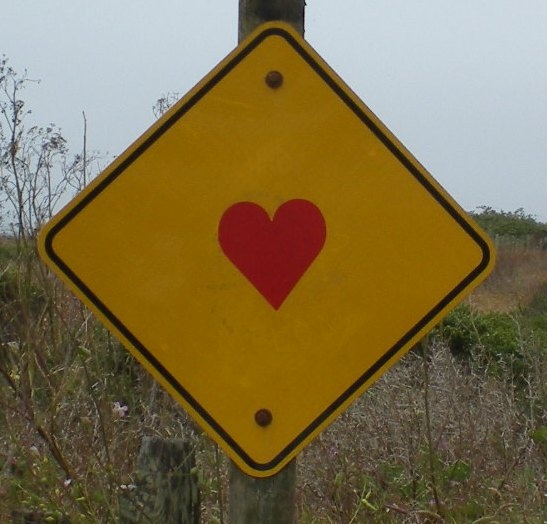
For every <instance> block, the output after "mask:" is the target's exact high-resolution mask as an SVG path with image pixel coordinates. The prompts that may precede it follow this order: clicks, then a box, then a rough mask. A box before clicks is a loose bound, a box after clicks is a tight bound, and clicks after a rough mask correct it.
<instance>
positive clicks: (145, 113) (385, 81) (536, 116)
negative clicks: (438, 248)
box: [0, 0, 547, 221]
mask: <svg viewBox="0 0 547 524" xmlns="http://www.w3.org/2000/svg"><path fill="white" fill-rule="evenodd" d="M307 3H308V6H307V9H306V38H307V40H308V42H309V43H310V44H311V45H312V46H313V47H314V48H315V49H316V50H317V51H318V52H319V54H320V55H322V56H323V58H324V59H325V60H326V61H327V62H328V63H329V64H330V65H331V66H332V67H333V68H334V69H335V70H336V71H337V72H338V74H339V75H340V76H341V77H342V78H344V80H345V81H346V82H347V83H348V85H349V86H350V87H351V88H352V89H353V90H354V91H355V92H356V93H357V94H358V95H359V96H360V97H361V99H362V100H363V101H364V102H365V103H366V104H367V105H368V106H369V107H370V108H371V109H372V110H373V111H374V112H375V113H376V114H377V115H378V116H379V117H380V119H381V120H382V121H383V122H384V123H385V124H386V125H387V126H388V127H389V128H390V129H391V131H392V132H393V133H394V134H395V135H396V136H397V137H398V138H399V139H400V140H401V141H402V142H403V143H404V144H405V145H406V146H407V148H408V149H410V151H412V153H413V154H414V156H416V157H417V159H418V160H419V161H420V162H421V163H422V164H423V165H424V166H425V167H426V168H427V169H428V170H429V171H430V172H431V173H432V174H433V176H434V177H435V178H436V179H437V180H438V181H439V182H440V183H441V184H442V185H443V186H444V187H445V189H447V191H448V192H449V193H450V194H451V195H452V196H453V197H454V198H455V199H456V200H457V201H458V202H459V203H460V204H461V205H462V206H463V207H464V208H465V209H467V210H473V209H474V208H475V207H476V206H480V205H490V206H492V207H494V208H496V209H503V210H505V211H513V210H515V209H517V208H520V207H523V208H524V209H525V211H526V212H528V213H531V214H533V215H535V216H536V218H538V219H540V220H542V221H547V0H451V1H449V0H308V2H307ZM237 4H238V2H237V0H207V1H199V0H198V1H195V0H192V1H190V0H153V1H152V0H147V1H144V0H4V1H3V2H2V9H1V18H0V54H5V55H6V56H7V57H8V58H9V60H10V64H11V65H12V66H13V67H14V68H15V69H17V70H18V71H19V72H22V71H23V70H25V69H26V70H27V71H28V75H29V77H31V78H34V79H40V80H41V83H40V84H39V85H38V84H36V85H32V86H31V87H29V88H28V89H27V92H26V93H25V99H26V101H27V103H28V104H29V106H31V108H32V109H33V113H34V118H35V119H36V121H37V122H39V123H42V124H47V123H49V122H54V123H56V124H57V125H58V126H60V127H61V128H62V130H63V132H64V134H65V136H66V137H67V138H68V139H69V142H70V145H71V147H72V148H73V150H74V151H75V152H76V151H77V150H78V149H80V148H81V146H82V128H83V119H82V111H85V113H86V117H87V122H88V147H89V148H91V149H96V150H99V151H101V152H103V153H105V154H106V153H108V154H109V157H110V158H111V157H113V156H115V155H117V154H119V153H121V152H122V151H123V150H124V149H125V148H126V147H127V146H129V145H130V144H131V143H132V142H133V140H135V139H136V138H137V137H138V136H139V135H140V134H142V132H144V131H145V130H146V128H147V127H148V126H149V125H150V124H151V123H152V122H153V120H154V116H153V113H152V106H153V105H154V102H155V101H156V100H157V99H158V98H159V97H160V96H162V95H163V94H165V93H168V92H178V93H181V94H184V93H185V92H186V91H188V90H189V89H190V88H191V87H193V85H194V84H195V83H196V82H197V81H198V80H200V79H201V78H202V77H203V76H205V75H206V74H207V73H208V72H209V70H210V69H211V68H212V67H213V66H215V65H216V64H217V63H218V62H219V61H220V60H221V59H222V58H223V57H224V56H225V55H226V54H228V52H230V51H231V50H232V49H233V48H234V47H235V46H236V45H237V15H238V13H237V9H238V6H237ZM106 163H107V162H106V161H105V162H104V165H106Z"/></svg>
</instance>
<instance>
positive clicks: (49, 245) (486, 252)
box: [44, 27, 490, 472]
mask: <svg viewBox="0 0 547 524" xmlns="http://www.w3.org/2000/svg"><path fill="white" fill-rule="evenodd" d="M273 35H276V36H280V37H282V38H284V39H285V40H286V41H287V43H289V44H290V45H291V46H292V48H293V49H294V50H295V51H296V52H297V53H298V54H299V55H300V56H301V57H302V58H303V59H304V60H305V61H306V62H307V63H308V64H309V65H310V67H311V68H312V69H313V70H314V71H315V72H316V73H317V75H318V76H319V77H320V78H321V79H322V80H323V81H324V82H325V84H327V85H328V86H329V87H330V88H331V89H332V90H333V91H334V92H335V93H336V95H337V96H338V97H339V98H340V99H341V100H342V101H343V102H344V103H345V104H346V106H347V107H348V108H349V109H350V110H351V111H352V112H353V113H354V114H355V115H356V116H357V117H358V118H359V119H360V120H361V121H362V122H363V124H365V125H366V126H367V127H368V128H369V129H370V130H371V131H372V132H373V133H374V134H375V135H376V137H377V138H378V139H379V140H380V141H381V142H382V143H383V144H384V145H385V146H386V147H387V149H388V150H389V151H391V153H392V154H393V155H394V156H395V157H396V158H397V159H398V160H399V162H400V163H401V164H402V165H403V166H404V167H405V168H406V169H407V170H408V171H409V172H410V173H411V174H412V176H414V178H415V179H416V180H417V181H418V182H419V183H420V184H421V185H422V186H423V187H424V188H425V189H426V190H427V191H428V192H429V194H430V195H431V196H432V197H433V198H434V199H435V200H436V201H437V202H438V203H439V204H440V205H441V206H442V207H443V208H444V209H445V210H446V212H447V213H448V214H449V215H450V216H452V218H453V219H454V220H455V221H456V222H457V223H458V224H459V226H460V227H461V228H462V229H463V230H464V231H465V232H466V233H467V234H468V235H469V236H470V237H471V238H472V239H473V240H474V241H475V242H476V243H477V245H478V246H479V247H480V249H481V251H482V254H483V258H482V260H481V263H480V264H479V265H478V266H477V267H476V268H475V269H474V270H473V271H472V272H471V273H469V274H468V275H467V276H466V277H465V278H464V279H463V280H462V281H461V282H460V283H459V284H458V285H457V286H456V287H455V288H454V289H453V290H452V291H451V292H450V293H448V294H447V295H446V297H445V298H443V299H442V300H441V301H440V302H439V303H438V304H437V305H436V306H435V307H434V308H433V309H432V310H431V311H430V312H429V313H427V314H426V315H425V316H424V317H423V318H422V319H421V320H420V321H419V322H417V323H416V325H415V326H414V327H413V328H412V329H410V330H409V331H408V332H407V333H405V335H404V336H403V337H401V338H400V339H399V340H398V341H397V342H396V343H395V344H394V345H393V346H392V347H391V348H390V349H389V350H388V351H387V352H386V353H385V354H384V355H383V357H381V358H380V359H379V360H378V361H377V362H376V363H375V364H374V365H373V366H372V367H371V368H370V369H368V370H367V371H366V372H365V373H364V374H363V375H361V377H359V379H358V380H357V381H356V382H354V383H353V384H352V385H351V386H350V387H349V388H348V389H347V390H346V391H344V393H343V394H342V395H340V397H338V398H337V399H336V400H335V401H334V402H333V403H332V404H330V406H328V408H327V409H326V410H325V411H324V412H323V413H322V414H321V415H320V416H318V417H317V418H316V419H315V420H314V421H313V422H312V423H311V424H310V425H309V426H307V427H306V428H305V429H304V430H303V431H302V432H301V433H300V434H299V435H298V436H297V437H296V438H295V439H294V440H293V441H292V442H291V443H290V444H289V445H288V446H286V447H285V448H284V449H283V450H282V451H281V452H280V453H279V454H278V455H277V456H276V457H275V458H274V459H273V460H271V461H269V462H267V463H258V462H255V461H254V460H253V459H252V458H251V457H250V456H249V455H248V454H247V453H245V451H244V450H243V449H242V448H241V447H240V446H239V445H238V444H237V442H235V440H234V439H233V438H232V437H231V436H230V435H229V434H228V433H227V432H226V431H225V430H224V429H223V428H222V427H221V426H220V425H219V424H218V423H217V422H216V421H215V420H214V419H213V418H212V417H211V415H210V414H209V413H208V412H207V411H206V410H205V409H204V408H203V407H202V406H201V405H200V404H199V402H198V401H197V400H196V399H195V398H194V397H193V396H192V395H191V394H190V393H189V392H188V391H187V390H186V389H185V388H184V387H183V386H182V385H181V384H180V383H179V382H178V381H177V380H175V378H174V377H173V376H172V375H171V374H170V373H169V371H168V370H167V369H166V368H165V367H164V366H162V364H161V363H160V362H159V361H158V360H157V359H156V358H155V357H154V355H152V353H150V351H149V350H148V349H147V348H146V347H145V346H144V345H143V344H142V343H141V342H140V341H139V340H138V339H137V338H136V337H135V336H134V335H133V334H132V333H131V332H130V331H129V330H128V329H127V327H126V326H125V325H124V324H123V322H121V321H120V320H119V319H118V318H117V317H116V316H115V315H114V314H113V313H112V311H110V310H109V309H108V307H107V306H106V305H105V304H104V303H103V302H102V301H101V300H99V298H98V297H97V296H95V294H94V293H93V292H92V291H91V289H89V288H88V287H87V285H86V284H85V283H84V282H83V281H82V280H81V279H80V278H79V277H78V276H77V275H75V274H74V273H73V271H72V270H71V269H70V268H69V267H68V266H67V265H66V264H65V263H64V262H63V260H62V259H61V258H60V257H59V256H58V255H57V254H56V253H55V250H54V249H53V240H54V237H55V235H56V234H57V233H59V232H60V231H61V230H62V229H63V228H64V227H65V226H66V225H67V224H68V223H69V222H70V221H71V220H72V219H73V218H74V217H75V216H76V215H78V213H79V212H80V211H81V210H82V209H84V208H85V207H86V206H87V205H88V204H90V203H91V202H92V200H93V199H94V198H95V197H96V196H97V195H99V194H100V193H101V192H102V191H104V190H105V189H106V188H107V187H108V186H109V185H110V184H111V183H112V182H113V181H114V180H116V178H117V177H118V176H120V175H121V174H122V173H123V172H124V171H125V169H126V168H127V167H128V166H129V165H130V164H132V163H133V162H134V161H135V160H136V159H137V158H138V157H139V156H140V155H141V154H142V153H143V152H144V151H145V150H146V149H148V148H149V147H150V146H151V145H152V144H153V143H154V142H155V141H156V140H158V139H159V138H160V137H161V136H162V135H163V134H164V133H165V132H166V131H167V130H168V129H169V128H170V127H171V126H172V125H173V124H174V123H175V122H177V121H178V120H179V119H180V118H181V117H182V116H184V114H185V113H187V112H188V111H189V110H190V109H191V108H192V107H193V106H194V105H196V104H197V103H198V102H199V101H200V100H201V99H202V98H203V97H204V96H205V95H206V94H207V93H208V92H209V91H210V90H211V89H212V88H213V87H214V86H215V85H216V84H218V83H219V82H220V81H221V80H222V79H223V78H224V77H225V76H226V75H227V74H228V73H230V72H231V71H232V70H233V69H234V68H235V67H236V66H237V65H238V64H239V63H240V62H241V61H242V60H244V59H245V57H247V56H248V55H249V54H250V53H251V52H252V51H253V50H254V49H255V48H256V47H257V46H258V45H260V43H261V42H263V41H264V40H265V39H266V38H268V37H269V36H273ZM44 247H45V250H46V253H47V255H48V256H49V257H50V259H51V260H52V261H53V262H54V263H55V264H56V265H57V266H58V267H59V269H60V270H61V271H62V272H63V273H64V274H65V275H66V276H67V277H68V278H69V279H70V280H71V281H72V282H73V283H74V284H75V286H76V287H77V288H78V289H79V290H80V291H81V292H82V294H83V295H84V296H86V297H87V298H88V299H89V300H90V302H91V303H92V304H93V305H94V306H95V307H96V308H97V309H98V310H99V311H100V312H101V313H102V314H103V315H104V316H105V317H106V318H107V319H108V320H109V322H111V324H112V325H113V326H114V327H115V328H116V329H117V330H118V331H119V332H120V333H121V334H122V335H123V337H124V338H125V339H126V340H127V341H128V342H129V343H130V344H131V345H132V346H133V347H134V348H135V349H136V350H137V351H139V353H140V354H141V355H142V356H143V357H144V358H145V359H146V360H147V361H148V362H149V363H150V365H151V366H153V367H154V368H155V369H156V370H157V371H158V372H159V373H160V375H161V376H163V378H164V379H165V380H166V381H167V382H168V383H169V384H170V385H171V387H173V389H174V390H175V391H177V393H178V394H179V395H180V396H181V397H182V398H183V399H184V400H185V401H186V402H188V404H189V405H190V406H191V407H192V409H194V410H195V412H196V413H197V414H198V415H199V416H200V417H201V418H202V419H203V420H204V421H205V422H206V423H207V424H208V425H209V426H210V427H211V428H212V429H213V431H215V432H216V433H217V434H218V435H219V436H220V437H221V438H222V440H223V441H224V442H225V443H226V444H227V445H228V446H229V447H230V448H231V449H232V450H233V451H234V452H235V453H236V454H237V455H238V456H239V457H240V458H241V459H242V460H243V461H244V462H245V463H246V464H247V465H248V466H249V467H250V468H252V469H253V470H255V471H261V472H267V471H270V470H273V469H274V468H275V467H276V466H278V465H279V464H280V463H281V462H282V461H283V460H284V459H285V458H286V457H287V456H288V455H289V454H290V453H291V452H292V451H293V450H294V449H295V448H297V447H298V446H299V445H300V444H301V443H302V442H303V441H304V440H305V439H306V438H307V437H308V436H309V435H310V434H311V433H312V432H313V431H315V430H316V429H317V428H318V427H319V426H320V425H321V424H322V423H323V422H324V421H325V420H326V419H327V418H328V417H329V416H330V415H331V414H332V413H334V412H335V411H336V410H337V409H338V408H339V407H340V406H341V405H342V404H343V403H344V402H346V401H347V400H348V399H349V398H350V397H351V396H352V395H353V394H354V393H355V392H356V391H357V390H359V388H360V387H361V386H363V384H365V382H366V381H367V380H369V379H370V378H371V377H372V376H373V375H374V374H375V373H376V372H377V371H378V370H379V369H380V368H381V367H382V366H384V365H385V364H386V363H387V362H388V361H389V360H391V359H392V358H393V357H394V356H395V355H396V354H397V353H398V352H399V351H400V350H401V348H403V347H404V346H405V344H407V343H408V342H409V341H410V340H411V339H412V338H413V337H414V336H415V335H416V334H417V333H418V332H419V331H420V330H421V329H422V328H423V327H424V326H425V325H427V324H428V323H429V322H430V321H431V320H432V319H433V318H434V317H435V316H436V315H437V314H438V313H440V312H441V311H442V310H443V309H444V308H445V307H446V306H447V305H448V304H449V303H450V302H452V300H453V299H454V298H456V297H457V296H458V295H459V294H460V293H461V292H462V291H463V290H464V289H465V288H467V287H468V286H469V285H470V284H471V282H473V281H474V280H475V279H476V278H477V277H478V276H479V275H480V274H481V273H482V272H483V271H484V270H485V269H486V267H487V266H488V264H489V262H490V249H489V247H488V244H487V243H486V241H485V240H484V239H483V238H482V237H481V236H480V235H479V233H478V232H476V231H475V230H474V229H473V228H472V227H471V225H470V224H469V223H468V222H467V221H466V220H465V219H464V218H463V217H462V216H461V215H460V214H459V213H458V211H457V210H456V209H455V208H454V207H453V206H452V205H451V204H450V203H449V202H448V201H447V200H446V199H445V198H444V197H443V195H441V194H440V193H439V191H438V190H437V189H436V188H435V187H434V186H433V185H432V184H431V182H430V181H429V180H427V178H426V177H424V176H423V174H422V173H421V172H420V170H419V169H418V168H417V167H416V166H415V165H414V164H413V163H412V162H411V161H410V160H409V159H408V158H407V156H406V155H405V153H404V152H403V151H401V150H400V149H399V148H398V147H397V145H396V144H394V143H393V142H392V141H391V140H390V139H389V137H388V136H386V134H385V133H384V132H383V131H382V130H381V129H380V128H379V127H378V125H377V124H376V123H375V122H374V121H373V120H372V119H371V118H370V117H369V116H367V114H366V113H365V112H364V111H363V110H362V109H361V108H360V107H359V105H358V104H357V103H356V102H355V101H354V100H353V99H352V98H351V97H350V96H349V95H348V94H347V93H346V92H345V91H344V90H343V89H342V88H341V87H340V86H339V85H338V83H337V82H336V81H335V80H334V79H333V78H332V77H331V75H330V74H329V73H328V72H327V71H325V70H324V69H323V68H322V66H321V64H319V63H318V62H317V61H316V60H315V59H314V58H313V57H312V56H310V55H309V54H308V52H307V51H306V49H304V48H303V47H302V46H301V44H300V43H299V42H298V41H297V40H296V39H295V38H294V37H293V36H292V35H291V34H290V33H289V32H287V31H286V30H284V29H283V28H281V27H270V28H267V29H265V30H264V31H263V32H261V33H259V34H258V35H257V36H256V38H255V39H254V40H252V41H251V42H250V43H249V44H248V45H247V47H245V48H244V49H243V50H242V51H241V52H240V53H239V54H237V55H236V56H234V58H233V59H232V60H231V61H230V62H228V63H227V64H226V65H225V66H224V67H222V69H221V70H220V71H218V72H217V73H216V74H215V75H214V76H213V77H212V78H211V79H210V80H209V81H208V82H206V83H205V84H204V85H203V87H201V88H200V89H199V91H198V92H197V93H196V94H195V95H193V96H192V97H191V98H190V99H189V100H188V101H187V102H186V103H185V104H183V105H182V106H181V107H180V108H179V109H178V110H177V111H176V112H175V113H174V114H173V115H171V116H170V117H169V118H168V119H167V120H166V121H165V122H164V123H163V125H161V126H160V127H159V128H158V129H156V130H155V131H154V132H153V133H152V134H151V135H150V136H149V137H148V138H146V139H145V140H144V141H143V142H142V143H141V144H139V146H138V147H137V148H136V149H135V150H134V151H132V152H131V153H130V154H129V155H128V156H127V157H126V158H125V160H123V161H122V162H121V163H120V165H118V166H117V167H116V168H115V169H114V170H113V171H112V172H111V173H110V174H109V175H108V176H107V177H106V178H105V179H103V180H102V181H101V182H100V183H98V184H97V185H96V186H95V187H94V188H93V189H92V190H91V191H90V192H89V193H88V194H87V195H85V197H83V198H82V200H81V201H80V202H78V204H76V205H75V206H74V208H72V209H71V210H70V211H68V212H67V214H66V215H65V216H63V217H62V218H61V219H60V220H59V222H58V223H56V224H55V225H54V226H53V227H52V228H51V230H50V231H48V233H47V235H46V237H45V240H44Z"/></svg>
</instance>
